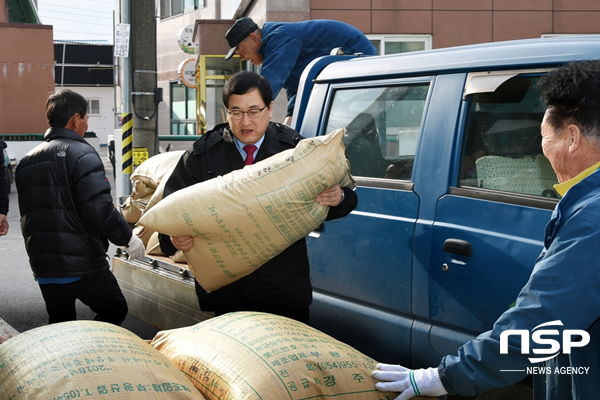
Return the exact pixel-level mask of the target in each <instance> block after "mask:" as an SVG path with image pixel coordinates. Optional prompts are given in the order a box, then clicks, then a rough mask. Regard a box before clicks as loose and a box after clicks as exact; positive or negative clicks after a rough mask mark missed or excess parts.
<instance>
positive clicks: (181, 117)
mask: <svg viewBox="0 0 600 400" xmlns="http://www.w3.org/2000/svg"><path fill="white" fill-rule="evenodd" d="M197 134H198V133H197V130H196V89H192V88H189V87H187V86H185V85H182V84H179V83H177V82H171V135H197Z"/></svg>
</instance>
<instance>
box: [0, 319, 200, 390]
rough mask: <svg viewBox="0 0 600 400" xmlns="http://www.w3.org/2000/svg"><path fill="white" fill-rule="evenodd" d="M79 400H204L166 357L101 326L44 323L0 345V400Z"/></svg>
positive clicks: (128, 335)
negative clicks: (97, 399)
mask: <svg viewBox="0 0 600 400" xmlns="http://www.w3.org/2000/svg"><path fill="white" fill-rule="evenodd" d="M79 398H81V399H85V398H92V399H95V398H99V399H105V400H115V399H126V400H128V399H131V400H133V399H140V400H142V399H148V400H160V399H164V400H202V399H204V397H203V396H202V395H201V394H200V393H199V392H198V390H197V389H196V388H195V387H194V385H193V384H192V383H191V382H190V381H189V380H188V379H187V377H186V376H185V375H184V374H183V373H182V372H181V371H180V370H179V369H178V368H177V367H176V366H175V365H174V364H173V363H172V362H171V361H169V360H168V359H167V357H165V356H164V355H163V354H161V353H159V352H158V351H156V350H155V349H154V348H153V347H152V346H150V345H149V344H148V343H147V342H145V341H144V340H142V339H140V338H139V337H137V336H136V335H134V334H133V333H131V332H129V331H128V330H126V329H123V328H121V327H118V326H116V325H112V324H108V323H105V322H97V321H71V322H63V323H59V324H52V325H46V326H43V327H40V328H36V329H32V330H29V331H26V332H23V333H19V334H18V335H15V336H14V337H12V338H10V339H9V340H7V341H6V342H4V343H2V344H1V345H0V400H8V399H10V400H31V399H79Z"/></svg>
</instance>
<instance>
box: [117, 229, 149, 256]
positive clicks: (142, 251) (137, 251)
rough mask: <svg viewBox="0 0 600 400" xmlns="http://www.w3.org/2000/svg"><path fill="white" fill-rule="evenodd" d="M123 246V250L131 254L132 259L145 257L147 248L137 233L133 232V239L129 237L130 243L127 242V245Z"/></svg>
mask: <svg viewBox="0 0 600 400" xmlns="http://www.w3.org/2000/svg"><path fill="white" fill-rule="evenodd" d="M122 247H123V250H125V251H126V252H127V254H129V259H130V260H133V259H135V258H140V257H144V255H146V248H145V247H144V242H142V239H140V238H139V237H137V235H136V234H135V233H132V234H131V239H129V243H127V246H122Z"/></svg>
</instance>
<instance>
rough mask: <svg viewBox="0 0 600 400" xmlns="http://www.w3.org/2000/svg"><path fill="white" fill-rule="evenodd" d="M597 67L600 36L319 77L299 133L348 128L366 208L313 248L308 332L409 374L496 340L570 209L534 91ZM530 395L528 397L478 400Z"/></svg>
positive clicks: (332, 225)
mask: <svg viewBox="0 0 600 400" xmlns="http://www.w3.org/2000/svg"><path fill="white" fill-rule="evenodd" d="M598 58H600V36H593V35H586V36H571V37H563V38H540V39H531V40H519V41H508V42H495V43H486V44H480V45H470V46H462V47H456V48H446V49H437V50H431V51H421V52H414V53H405V54H398V55H388V56H376V57H355V56H333V55H332V56H326V57H323V58H320V59H317V60H315V61H314V62H313V63H312V64H311V65H309V66H308V67H307V68H306V70H305V71H304V74H303V77H302V79H301V87H300V90H299V92H298V97H297V101H296V111H295V114H294V117H293V122H292V125H293V126H294V127H295V128H296V129H297V130H298V131H299V132H300V133H301V134H302V135H303V136H304V137H314V136H318V135H325V134H327V133H329V132H331V131H333V130H334V129H338V128H345V129H346V134H345V138H344V144H345V147H346V157H347V158H348V160H349V162H350V165H351V173H352V175H353V176H354V177H355V179H356V181H357V184H358V187H357V189H356V191H357V194H358V198H359V205H358V207H357V208H356V210H355V211H354V212H352V213H351V214H350V215H349V216H348V217H346V218H343V219H340V220H335V221H330V222H326V223H325V224H324V225H322V226H321V227H320V228H319V229H318V230H316V231H314V232H312V233H311V234H310V235H309V237H308V249H309V257H310V264H311V279H312V282H313V287H314V300H313V304H312V306H311V325H313V326H314V327H316V328H318V329H320V330H322V331H324V332H326V333H328V334H330V335H332V336H334V337H336V338H337V339H339V340H342V341H343V342H346V343H348V344H350V345H351V346H353V347H355V348H357V349H358V350H360V351H362V352H363V353H365V354H368V355H369V356H371V357H373V358H375V359H376V360H378V361H381V362H389V363H399V364H402V365H405V366H409V367H413V368H416V367H425V366H436V365H438V364H439V362H440V359H441V358H442V357H443V356H445V355H446V354H454V353H456V351H457V349H458V348H459V347H460V346H461V345H462V344H463V343H465V342H466V341H468V340H470V339H472V338H474V337H475V336H477V335H478V334H479V333H481V332H484V331H487V330H489V329H491V328H492V325H493V323H494V321H495V320H496V319H497V318H498V317H499V316H500V315H501V314H502V312H504V311H505V310H506V309H508V308H509V307H511V306H512V305H513V304H514V302H515V300H516V297H517V294H518V293H519V291H520V289H521V288H522V287H523V285H524V284H525V283H526V281H527V279H528V277H529V274H530V272H531V270H532V268H533V265H534V262H535V260H536V258H537V257H538V255H539V254H540V252H541V250H542V235H543V231H544V226H545V224H546V222H547V221H548V220H549V219H550V215H551V212H552V210H553V208H554V207H555V205H556V203H557V202H558V200H559V195H558V194H557V193H556V192H555V191H554V189H553V185H554V184H555V183H557V179H556V175H555V174H554V172H553V170H552V167H551V165H550V163H549V162H548V160H547V159H546V158H545V157H544V155H543V154H542V150H541V136H540V123H541V121H542V116H543V114H544V111H545V107H544V105H543V104H542V103H541V100H540V97H539V93H538V92H537V90H536V83H537V81H538V80H539V78H540V77H541V76H542V75H543V74H545V73H547V72H548V71H550V70H552V69H553V68H556V67H558V66H560V65H562V64H564V63H567V62H569V61H574V60H590V59H598ZM115 260H116V261H118V257H117V258H116V259H115ZM152 262H153V265H152V267H151V268H149V269H148V271H150V272H152V270H157V269H158V265H159V264H160V263H157V262H156V261H152ZM133 264H135V263H133ZM138 264H139V263H138ZM138 267H140V266H139V265H138ZM163 275H164V274H163ZM179 275H180V276H179V278H180V279H186V276H185V274H181V271H179ZM187 279H188V280H189V279H190V278H189V276H187ZM130 295H131V294H130ZM130 303H131V301H130ZM190 307H192V306H190ZM130 308H131V307H130ZM157 312H159V311H157ZM530 396H531V388H528V387H527V385H520V387H518V388H514V387H513V388H509V389H507V390H506V391H503V392H497V393H495V394H493V395H491V396H488V397H485V396H484V397H478V399H491V398H495V399H509V398H510V399H522V398H523V399H524V398H530Z"/></svg>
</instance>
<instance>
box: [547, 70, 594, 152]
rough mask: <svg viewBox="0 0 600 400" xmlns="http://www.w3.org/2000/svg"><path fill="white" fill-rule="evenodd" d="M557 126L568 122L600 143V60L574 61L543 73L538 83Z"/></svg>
mask: <svg viewBox="0 0 600 400" xmlns="http://www.w3.org/2000/svg"><path fill="white" fill-rule="evenodd" d="M536 87H537V88H538V89H539V91H540V94H541V96H542V100H543V101H544V102H545V103H546V105H547V106H548V112H547V116H546V121H547V122H548V123H549V124H550V126H552V127H553V128H554V129H556V130H560V129H562V128H564V127H565V126H566V125H568V124H575V125H577V126H579V128H580V129H581V131H582V132H583V134H584V135H585V136H587V137H591V138H594V140H595V141H597V142H598V143H599V144H600V60H593V61H574V62H571V63H569V64H566V65H564V66H562V67H561V68H559V69H557V70H555V71H551V72H549V73H547V74H546V75H544V76H542V78H541V79H540V81H539V82H538V84H537V86H536Z"/></svg>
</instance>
